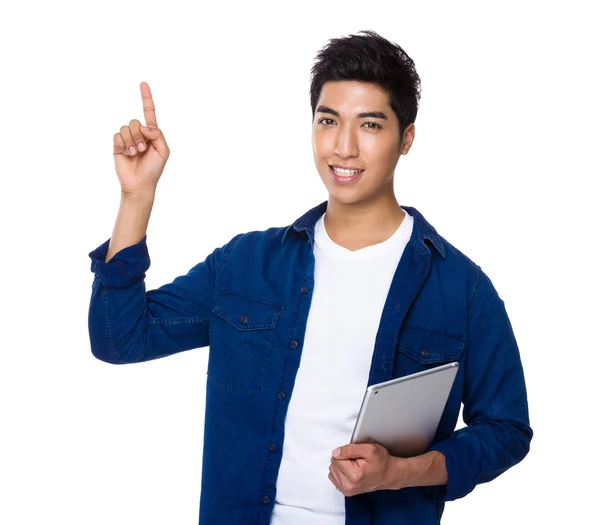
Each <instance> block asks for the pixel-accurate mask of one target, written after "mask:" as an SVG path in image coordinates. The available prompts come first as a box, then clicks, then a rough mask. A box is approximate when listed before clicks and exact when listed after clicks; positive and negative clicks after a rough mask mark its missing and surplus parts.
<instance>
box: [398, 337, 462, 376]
mask: <svg viewBox="0 0 600 525" xmlns="http://www.w3.org/2000/svg"><path fill="white" fill-rule="evenodd" d="M464 347H465V336H464V335H461V334H459V333H455V332H450V331H447V330H439V329H435V328H429V327H424V326H415V325H404V326H403V327H402V329H401V331H400V336H399V339H398V352H397V353H396V362H395V365H394V368H395V369H396V373H397V375H396V374H394V376H395V377H399V376H405V375H408V374H412V373H415V372H420V371H422V370H427V369H429V368H434V367H436V366H439V365H441V364H444V363H450V362H452V361H458V360H459V359H460V356H461V354H462V352H463V350H464Z"/></svg>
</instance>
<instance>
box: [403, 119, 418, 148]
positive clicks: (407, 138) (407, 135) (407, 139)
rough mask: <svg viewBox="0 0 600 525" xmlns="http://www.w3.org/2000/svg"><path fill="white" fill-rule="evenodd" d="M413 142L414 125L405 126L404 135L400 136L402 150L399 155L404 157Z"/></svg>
mask: <svg viewBox="0 0 600 525" xmlns="http://www.w3.org/2000/svg"><path fill="white" fill-rule="evenodd" d="M413 140H415V123H414V122H413V123H412V124H409V125H408V126H406V129H405V130H404V133H403V134H402V149H401V150H400V155H406V154H407V153H408V152H409V151H410V147H411V146H412V143H413Z"/></svg>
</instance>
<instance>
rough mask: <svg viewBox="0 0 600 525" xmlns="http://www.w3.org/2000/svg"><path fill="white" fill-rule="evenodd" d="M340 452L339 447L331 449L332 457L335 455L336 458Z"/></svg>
mask: <svg viewBox="0 0 600 525" xmlns="http://www.w3.org/2000/svg"><path fill="white" fill-rule="evenodd" d="M340 452H341V450H340V449H339V448H336V449H335V450H334V451H333V457H336V458H337V457H338V456H339V455H340Z"/></svg>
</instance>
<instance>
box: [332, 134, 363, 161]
mask: <svg viewBox="0 0 600 525" xmlns="http://www.w3.org/2000/svg"><path fill="white" fill-rule="evenodd" d="M338 129H339V131H338V134H337V137H336V141H335V149H334V151H333V153H334V154H335V155H337V156H338V157H340V158H342V159H347V158H350V157H357V156H358V140H357V137H356V133H355V131H354V130H352V129H350V127H349V126H346V127H342V126H340V127H339V128H338Z"/></svg>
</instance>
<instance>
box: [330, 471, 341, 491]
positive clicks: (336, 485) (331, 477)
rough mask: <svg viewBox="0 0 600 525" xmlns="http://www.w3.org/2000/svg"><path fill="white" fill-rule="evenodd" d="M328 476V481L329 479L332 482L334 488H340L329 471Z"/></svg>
mask: <svg viewBox="0 0 600 525" xmlns="http://www.w3.org/2000/svg"><path fill="white" fill-rule="evenodd" d="M328 478H329V481H331V483H333V486H334V487H335V488H336V490H340V487H338V484H337V481H336V480H335V478H334V477H333V475H332V474H331V472H330V473H329V476H328Z"/></svg>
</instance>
